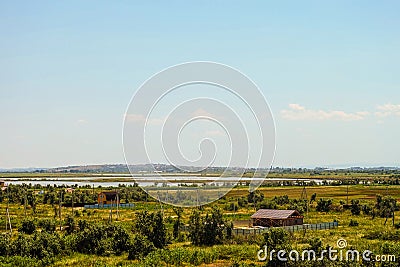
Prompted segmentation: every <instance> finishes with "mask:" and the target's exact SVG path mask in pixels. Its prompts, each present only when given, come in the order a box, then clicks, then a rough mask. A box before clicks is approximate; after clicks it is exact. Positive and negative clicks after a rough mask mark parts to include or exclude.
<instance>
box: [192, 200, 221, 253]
mask: <svg viewBox="0 0 400 267" xmlns="http://www.w3.org/2000/svg"><path fill="white" fill-rule="evenodd" d="M225 229H226V223H225V221H224V220H223V219H222V213H221V210H220V209H219V208H217V207H213V208H212V211H211V214H208V213H207V214H206V215H205V216H201V214H200V212H198V211H194V212H193V214H192V215H191V217H190V234H189V237H190V240H191V241H192V243H193V244H194V245H206V246H212V245H215V244H221V243H222V241H223V239H224V231H225Z"/></svg>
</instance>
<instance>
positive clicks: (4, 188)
mask: <svg viewBox="0 0 400 267" xmlns="http://www.w3.org/2000/svg"><path fill="white" fill-rule="evenodd" d="M0 188H1V190H3V191H5V190H7V185H6V182H4V181H3V180H0Z"/></svg>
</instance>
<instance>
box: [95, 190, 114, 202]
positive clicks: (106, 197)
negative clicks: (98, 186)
mask: <svg viewBox="0 0 400 267" xmlns="http://www.w3.org/2000/svg"><path fill="white" fill-rule="evenodd" d="M97 203H98V204H99V205H104V204H119V197H118V192H115V191H109V192H100V193H99V194H98V195H97Z"/></svg>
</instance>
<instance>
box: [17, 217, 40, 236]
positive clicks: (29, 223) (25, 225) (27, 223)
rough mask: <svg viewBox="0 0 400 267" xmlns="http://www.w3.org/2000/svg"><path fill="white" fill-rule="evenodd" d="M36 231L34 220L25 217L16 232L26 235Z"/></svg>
mask: <svg viewBox="0 0 400 267" xmlns="http://www.w3.org/2000/svg"><path fill="white" fill-rule="evenodd" d="M35 231H36V224H35V221H34V220H31V219H25V220H23V221H22V223H21V226H20V227H19V228H18V232H20V233H25V234H28V235H31V234H33V233H34V232H35Z"/></svg>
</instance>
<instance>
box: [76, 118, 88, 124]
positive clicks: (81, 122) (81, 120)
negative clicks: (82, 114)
mask: <svg viewBox="0 0 400 267" xmlns="http://www.w3.org/2000/svg"><path fill="white" fill-rule="evenodd" d="M77 123H78V124H86V123H87V120H85V119H79V120H78V121H77Z"/></svg>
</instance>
